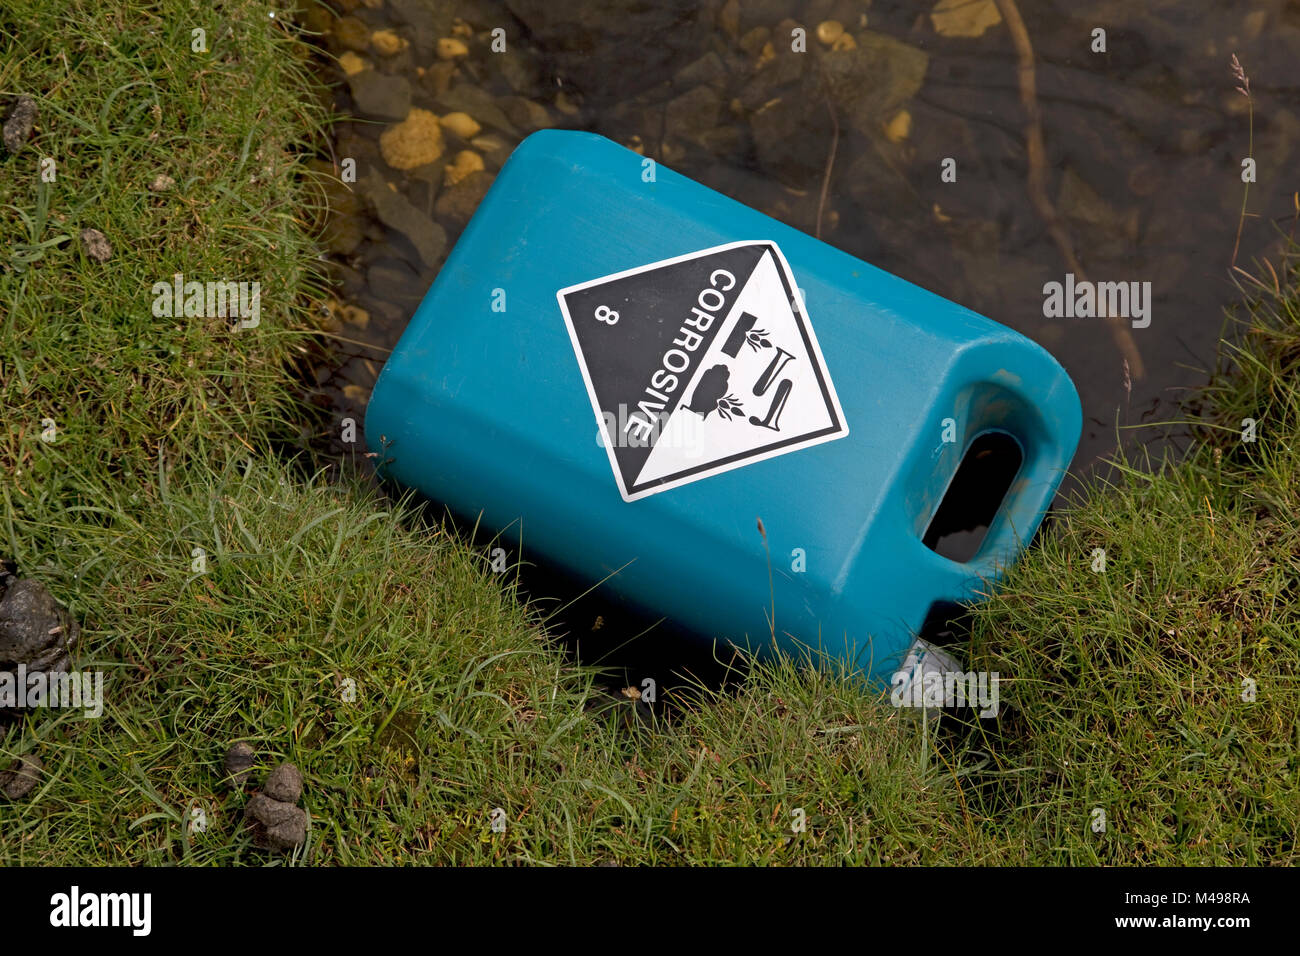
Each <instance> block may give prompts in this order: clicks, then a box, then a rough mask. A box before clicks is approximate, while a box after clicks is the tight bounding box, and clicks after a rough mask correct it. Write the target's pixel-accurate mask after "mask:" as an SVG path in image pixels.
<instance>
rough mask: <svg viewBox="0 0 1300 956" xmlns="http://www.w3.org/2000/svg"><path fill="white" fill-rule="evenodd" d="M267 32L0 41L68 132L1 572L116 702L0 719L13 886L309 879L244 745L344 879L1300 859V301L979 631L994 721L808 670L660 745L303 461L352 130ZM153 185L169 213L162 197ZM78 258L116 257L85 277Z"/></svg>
mask: <svg viewBox="0 0 1300 956" xmlns="http://www.w3.org/2000/svg"><path fill="white" fill-rule="evenodd" d="M38 9H39V14H38ZM264 15H265V8H262V7H255V6H252V5H243V4H238V3H223V4H220V5H219V6H218V8H217V13H215V14H204V15H203V16H205V17H211V18H212V20H213V23H212V24H209V25H208V26H209V29H208V32H209V46H210V47H211V48H212V49H211V52H210V53H209V54H207V55H204V56H199V55H195V54H192V53H190V50H189V36H190V34H189V31H190V29H191V28H192V27H193V26H199V25H203V24H202V23H200V22H199V21H197V20H196V19H195V17H196V16H197V15H196V14H193V13H191V12H190V7H189V5H188V4H184V3H181V2H179V0H155V2H144V0H129V2H126V3H119V4H114V5H111V6H110V5H107V4H101V3H98V2H89V0H82V2H80V3H72V4H65V5H63V6H62V7H60V8H58V11H57V12H55V13H50V12H48V11H47V10H46V9H44V8H43V7H40V8H38V5H37V4H35V3H32V2H30V0H17V2H11V3H9V4H7V5H6V6H5V8H4V10H3V12H0V93H3V94H12V93H17V92H30V93H32V94H34V95H37V96H38V98H39V100H40V106H41V123H40V128H39V131H38V132H39V136H38V138H37V139H36V140H34V142H33V143H32V144H30V145H29V146H28V148H27V149H26V150H24V151H23V152H22V153H21V154H20V155H18V156H0V236H2V237H3V241H0V409H2V410H3V417H4V422H3V424H4V430H3V433H2V437H0V470H2V471H3V473H4V475H5V478H4V480H3V482H2V483H0V509H2V510H0V554H6V555H10V556H12V557H14V558H15V559H16V560H17V561H18V562H19V564H20V566H21V567H22V569H23V571H24V573H27V574H31V575H33V576H37V577H39V578H41V579H42V580H44V581H45V582H46V583H47V584H48V585H49V587H50V588H51V590H52V591H53V592H54V593H55V595H56V596H57V597H58V598H59V599H60V600H62V601H63V602H65V603H66V604H68V605H69V606H70V607H71V608H72V610H73V611H74V613H76V615H77V616H78V617H79V618H80V619H81V620H82V621H83V623H84V633H83V638H82V646H81V647H80V649H79V652H78V655H77V659H76V664H77V666H78V667H79V668H82V669H99V670H102V671H104V672H105V673H106V675H107V686H106V689H105V696H106V708H105V713H104V715H103V716H102V717H101V718H99V719H90V720H87V719H83V718H82V717H81V716H80V715H79V714H77V713H69V712H63V711H53V710H35V711H31V712H29V713H28V714H27V715H25V716H24V717H22V718H21V719H20V720H17V721H13V722H10V723H8V724H0V760H7V759H8V758H9V757H12V756H14V755H17V754H21V753H27V752H35V753H37V754H39V755H40V756H41V757H42V758H43V760H44V761H45V764H46V775H45V777H44V779H43V781H42V783H41V785H40V786H39V787H38V788H37V790H36V791H35V792H34V793H33V794H32V795H31V796H30V797H28V798H27V799H25V800H22V801H20V802H16V803H8V802H3V801H0V864H5V865H13V864H36V863H46V864H50V863H54V864H127V863H162V862H176V861H184V862H191V863H221V864H234V863H248V864H261V863H264V862H267V861H276V860H281V859H286V858H281V857H274V856H270V855H268V854H266V853H264V852H263V851H260V850H257V849H255V848H254V847H253V846H252V844H251V840H250V837H249V834H248V833H247V831H246V830H245V829H244V827H243V826H242V823H241V812H242V807H243V803H244V800H245V796H244V794H243V793H242V792H240V791H239V790H237V789H235V788H233V787H231V786H230V784H229V782H228V781H226V780H224V779H223V772H222V756H223V754H224V752H225V749H226V748H227V747H228V746H229V745H230V744H231V743H232V742H234V741H236V740H247V741H249V742H251V743H252V744H253V745H254V747H255V748H256V750H257V752H258V755H259V765H258V767H257V769H256V776H257V778H258V779H260V778H261V776H263V775H264V774H265V772H266V771H268V770H269V769H270V768H271V767H272V766H274V765H275V764H276V763H277V762H278V761H280V760H285V759H288V760H292V761H293V762H295V763H296V764H298V766H299V767H300V768H301V769H302V771H303V773H304V777H305V780H306V786H305V793H304V797H303V801H302V803H303V806H304V807H305V808H306V809H307V810H308V812H309V814H310V816H311V830H310V832H309V840H308V843H307V844H306V845H305V846H304V847H303V848H301V849H300V850H299V851H298V852H297V853H296V854H295V855H292V856H290V857H288V858H287V859H288V860H289V861H297V862H308V863H312V864H362V863H366V864H403V863H411V862H418V863H520V862H523V863H540V864H572V863H577V864H595V863H605V862H619V863H622V864H634V863H657V864H664V863H671V864H692V863H694V864H702V863H764V864H844V863H852V864H876V863H887V864H910V863H950V864H998V863H1001V864H1017V863H1028V864H1066V863H1076V864H1078V863H1093V862H1101V863H1115V864H1150V863H1159V864H1180V863H1190V864H1203V863H1218V862H1221V863H1242V864H1245V863H1266V864H1294V863H1295V862H1296V860H1297V852H1296V848H1295V842H1296V833H1297V830H1298V829H1300V762H1298V758H1297V744H1298V743H1300V693H1297V691H1300V687H1297V680H1296V674H1297V673H1300V667H1298V666H1297V665H1300V639H1298V638H1297V634H1298V633H1300V595H1298V593H1297V580H1298V579H1300V557H1298V555H1300V530H1298V528H1297V522H1296V519H1295V515H1296V514H1297V510H1298V509H1300V491H1298V490H1297V489H1300V463H1298V462H1297V447H1298V442H1300V383H1298V381H1297V372H1298V371H1300V370H1298V368H1297V366H1298V365H1300V321H1298V320H1297V311H1298V310H1300V290H1298V289H1297V285H1296V280H1297V276H1296V274H1295V272H1294V271H1292V272H1291V273H1290V274H1289V279H1290V280H1291V284H1290V285H1289V286H1286V287H1284V288H1283V289H1282V290H1281V293H1280V294H1277V295H1274V294H1272V293H1270V292H1268V291H1267V290H1264V289H1256V290H1254V293H1255V297H1254V298H1253V299H1250V300H1249V301H1248V302H1247V303H1246V305H1247V307H1248V309H1249V315H1248V316H1247V318H1248V320H1249V326H1248V331H1247V332H1246V334H1245V335H1244V336H1243V345H1242V348H1241V350H1239V351H1238V352H1236V353H1235V354H1230V355H1229V356H1228V361H1226V362H1225V374H1224V375H1222V376H1220V377H1219V378H1218V379H1216V381H1215V383H1214V385H1213V386H1212V388H1211V389H1210V390H1208V391H1207V392H1206V394H1205V395H1204V396H1203V399H1204V404H1203V408H1202V410H1201V413H1200V417H1201V422H1202V424H1201V426H1200V427H1199V430H1198V433H1197V438H1198V442H1197V444H1196V446H1195V447H1194V448H1193V449H1192V450H1191V452H1190V453H1189V455H1188V456H1187V458H1186V460H1185V461H1183V462H1181V463H1179V464H1177V465H1167V466H1165V467H1163V468H1156V469H1153V468H1150V467H1147V465H1146V463H1143V466H1142V467H1138V466H1136V465H1135V464H1132V463H1125V464H1123V465H1122V467H1121V468H1120V469H1119V470H1118V472H1117V477H1116V478H1115V480H1114V483H1113V486H1111V487H1100V488H1097V489H1095V490H1094V491H1092V492H1090V493H1089V495H1088V497H1087V498H1086V500H1084V501H1082V502H1080V503H1079V505H1078V506H1077V507H1075V508H1072V509H1070V510H1068V511H1066V512H1064V513H1062V514H1061V515H1059V516H1058V517H1057V519H1056V521H1055V522H1054V523H1053V525H1052V526H1051V527H1050V528H1049V529H1048V530H1047V531H1046V532H1045V533H1044V535H1043V536H1042V539H1041V541H1040V544H1039V546H1038V547H1037V548H1035V550H1034V551H1032V552H1031V553H1030V554H1029V555H1028V556H1027V558H1026V559H1025V561H1024V562H1023V563H1022V564H1021V565H1020V566H1019V567H1018V568H1017V569H1016V570H1015V571H1014V572H1013V573H1012V575H1011V576H1010V579H1009V580H1008V582H1007V584H1006V587H1005V589H1004V590H1003V592H1002V593H1001V594H1000V595H999V596H997V597H996V598H994V599H993V600H992V601H990V602H989V603H988V604H986V605H984V606H982V607H981V608H980V609H979V611H978V612H977V614H976V617H975V626H974V633H973V635H972V638H971V641H970V645H969V647H967V648H964V649H963V651H964V652H965V654H966V657H967V659H968V660H969V661H970V666H971V667H972V668H987V669H990V670H997V671H998V672H999V673H1000V674H1001V677H1002V681H1003V683H1002V687H1001V697H1002V710H1001V713H1000V716H999V719H998V720H997V721H996V722H989V721H986V722H985V725H984V726H978V727H972V728H967V727H963V726H961V725H960V723H959V722H958V721H957V720H955V719H954V718H952V717H951V716H944V717H942V718H938V717H936V716H935V715H934V714H931V715H929V718H928V719H926V718H925V717H924V715H922V714H919V713H917V712H915V711H901V710H897V709H894V708H893V707H891V706H889V703H888V700H887V697H886V696H885V695H872V694H869V693H864V692H863V688H862V687H861V685H860V684H859V683H858V682H856V681H854V680H852V679H847V678H845V677H844V676H843V675H841V674H838V673H837V672H836V671H835V669H834V668H833V667H829V666H820V667H800V666H798V662H794V661H788V660H787V661H778V662H776V663H774V664H770V665H761V666H757V667H755V668H754V669H753V670H752V671H751V672H750V673H749V674H748V676H747V677H745V678H744V679H743V680H741V681H739V683H738V684H735V685H732V686H729V687H727V688H725V689H721V690H710V689H698V690H697V691H696V692H694V693H693V694H691V695H690V696H687V697H683V698H680V699H678V700H677V701H676V704H675V707H674V708H673V709H672V710H671V711H665V710H663V709H662V708H661V709H659V710H658V711H657V712H656V718H655V720H654V721H653V722H652V724H651V725H650V726H640V725H638V724H637V723H636V722H635V721H631V720H627V719H622V717H623V715H621V714H620V713H618V712H617V711H614V712H599V711H597V710H594V709H592V708H591V707H590V706H588V701H589V698H590V689H591V685H592V681H593V675H592V674H591V673H590V672H588V671H585V670H582V669H579V668H575V667H573V666H571V665H570V664H568V663H566V661H565V659H564V657H563V656H562V654H561V653H560V652H559V650H558V649H557V648H556V647H555V646H554V644H553V643H552V642H551V641H550V640H549V639H548V637H547V635H546V633H545V628H544V623H545V622H543V621H541V620H539V619H538V617H537V615H536V613H535V612H534V611H532V610H531V609H530V608H528V607H526V606H523V605H521V604H520V603H519V601H518V600H517V599H516V596H515V594H514V593H513V591H512V589H511V586H510V581H509V580H508V577H509V576H507V575H497V574H493V573H492V572H491V570H490V562H489V561H488V560H487V559H486V558H485V557H484V555H483V554H482V553H481V552H479V551H475V550H473V549H471V548H469V547H467V546H466V545H465V544H464V543H463V542H461V541H459V540H457V539H456V537H455V536H454V535H452V534H451V533H449V532H448V531H444V530H442V529H440V528H439V526H438V524H437V523H436V522H433V521H431V520H429V517H428V516H426V515H424V514H422V513H420V512H418V511H417V510H414V509H412V508H411V507H409V506H408V505H407V504H405V503H396V504H395V503H393V502H391V501H388V500H386V499H383V498H382V497H380V496H378V495H377V494H376V492H374V491H373V490H372V489H370V488H369V487H367V486H365V485H363V484H362V483H359V482H352V481H348V480H338V479H330V478H327V477H326V476H325V475H324V474H311V473H310V469H309V468H306V467H304V465H303V461H304V459H302V458H298V459H289V458H287V457H286V456H285V455H284V453H283V449H284V447H285V446H286V443H292V442H293V440H294V439H295V438H296V437H297V436H298V435H299V434H300V432H301V431H302V429H303V428H304V427H310V422H311V419H310V418H309V417H308V416H307V412H306V410H305V409H303V408H302V407H301V406H299V405H298V404H297V403H296V402H295V400H294V399H293V397H292V396H293V391H292V389H291V386H290V383H291V381H292V376H291V374H290V371H289V368H288V366H289V365H290V364H292V363H293V362H294V361H295V360H296V357H297V356H298V355H299V354H300V349H301V348H302V347H303V346H304V343H306V342H307V341H308V340H309V339H310V338H311V337H312V336H313V335H314V334H315V333H314V328H313V320H312V318H311V316H310V315H309V314H308V313H307V309H306V302H307V301H308V299H309V298H310V296H311V294H312V290H313V286H314V282H315V280H314V279H313V278H312V273H311V271H310V268H309V267H310V266H311V264H312V257H313V255H314V248H313V245H312V242H311V238H310V234H309V230H308V222H307V220H308V218H309V217H310V211H311V210H310V207H311V205H312V203H313V201H314V200H313V193H312V191H311V190H310V189H308V188H307V183H306V182H305V180H304V174H303V172H302V169H301V166H302V160H301V159H300V158H299V156H300V153H302V155H305V152H303V151H302V150H301V147H302V146H303V145H304V144H310V143H312V142H317V141H319V137H320V136H321V135H322V134H321V132H320V126H321V123H322V122H323V121H324V117H323V116H321V115H320V114H319V113H318V112H317V110H316V108H315V107H313V106H312V105H311V104H312V102H313V94H312V91H311V87H310V85H309V83H308V82H307V81H306V79H305V77H304V72H303V65H302V58H301V57H302V53H301V48H300V47H298V46H297V45H296V44H295V43H294V41H293V40H292V38H291V37H290V36H289V35H288V34H287V33H285V32H284V28H283V27H279V26H274V25H271V24H268V23H264V22H263V20H262V18H263V17H264ZM223 25H226V26H229V28H230V29H231V31H232V34H231V36H229V37H225V36H224V34H223V32H222V29H221V27H222V26H223ZM42 155H51V156H54V157H56V159H57V161H58V164H59V165H58V176H59V179H58V181H57V183H54V184H49V185H48V186H47V187H45V188H42V187H41V186H39V185H38V181H37V175H36V173H37V161H38V157H39V156H42ZM159 172H165V173H167V174H168V175H171V176H172V177H173V178H175V180H176V182H177V187H176V189H175V191H174V192H172V193H170V194H165V195H155V194H154V193H151V192H150V191H149V190H148V189H147V186H148V183H149V182H151V181H152V179H153V177H154V176H155V175H156V174H157V173H159ZM84 226H94V227H96V228H99V229H101V230H103V231H104V232H105V233H106V234H107V235H108V236H109V239H110V241H112V243H113V246H114V249H115V257H114V259H113V260H112V261H110V262H109V263H106V264H102V265H101V264H97V263H93V262H91V261H89V260H87V259H86V258H85V257H84V255H82V253H81V251H80V250H79V248H78V243H77V242H76V238H75V237H76V235H77V233H78V232H79V230H80V229H81V228H82V227H84ZM60 236H68V237H71V239H70V241H66V242H55V241H52V240H56V239H57V238H58V237H60ZM177 271H180V272H184V273H185V274H186V275H187V277H188V276H195V277H200V278H213V279H217V278H230V279H249V280H253V279H256V280H259V281H261V282H262V286H263V290H264V291H263V315H262V324H261V326H260V327H259V328H258V329H255V330H232V329H231V328H230V327H229V326H228V325H226V324H224V323H220V322H215V321H209V320H203V319H157V318H154V317H153V316H152V314H151V312H150V308H149V306H150V302H151V296H150V294H149V288H150V286H151V285H152V283H153V282H155V281H159V280H166V279H168V278H169V277H170V276H171V274H172V273H173V272H177ZM1226 366H1231V367H1230V368H1228V367H1226ZM1246 417H1253V418H1256V419H1257V420H1258V423H1259V424H1258V439H1257V441H1255V442H1253V443H1245V442H1243V441H1242V440H1241V420H1242V419H1243V418H1246ZM44 418H53V419H54V420H55V422H56V424H57V427H58V437H57V439H56V441H55V442H54V443H53V444H47V443H45V442H42V441H41V440H40V437H39V435H40V432H41V430H42V427H43V426H42V424H41V420H42V419H44ZM196 548H202V549H203V550H204V552H205V554H206V566H205V567H204V568H203V569H202V570H201V571H200V570H196V566H195V564H194V561H195V558H194V556H193V555H194V549H196ZM1096 548H1104V549H1105V551H1106V555H1107V563H1106V570H1105V572H1104V573H1096V572H1094V571H1093V570H1092V556H1093V553H1094V549H1096ZM503 578H504V579H506V580H503ZM1247 678H1249V679H1251V680H1253V681H1254V682H1255V684H1256V697H1255V700H1254V701H1253V702H1247V701H1244V700H1242V689H1243V683H1242V682H1243V680H1245V679H1247ZM352 689H354V690H355V695H353V694H352V693H351V692H350V690H352ZM193 806H201V807H202V808H203V810H204V813H205V816H206V819H207V828H206V829H205V830H204V831H203V832H190V829H189V827H188V826H187V819H188V814H189V811H190V808H191V807H193ZM496 807H500V808H501V809H502V810H504V811H505V821H506V829H505V831H504V832H493V830H492V827H491V814H492V811H493V809H494V808H496ZM1098 809H1100V810H1102V811H1104V813H1105V816H1106V829H1105V831H1104V832H1094V830H1093V829H1092V826H1091V825H1090V824H1091V823H1092V821H1093V820H1094V811H1095V810H1098ZM801 818H802V819H805V820H806V821H807V829H806V831H805V832H795V831H794V830H793V829H792V827H793V825H794V824H795V823H796V821H797V820H799V819H801Z"/></svg>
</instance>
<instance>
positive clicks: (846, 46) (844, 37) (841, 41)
mask: <svg viewBox="0 0 1300 956" xmlns="http://www.w3.org/2000/svg"><path fill="white" fill-rule="evenodd" d="M857 48H858V41H857V40H855V39H853V34H852V33H841V34H840V35H839V37H838V38H836V40H835V42H834V43H832V44H831V49H832V50H833V51H834V52H836V53H843V52H844V51H845V50H856V49H857Z"/></svg>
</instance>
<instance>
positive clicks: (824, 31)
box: [817, 20, 844, 46]
mask: <svg viewBox="0 0 1300 956" xmlns="http://www.w3.org/2000/svg"><path fill="white" fill-rule="evenodd" d="M843 35H844V24H842V23H840V21H839V20H823V21H822V22H821V23H819V24H817V42H819V43H822V44H824V45H825V46H830V45H831V44H832V43H834V42H835V41H836V40H838V39H839V38H840V37H842V36H843Z"/></svg>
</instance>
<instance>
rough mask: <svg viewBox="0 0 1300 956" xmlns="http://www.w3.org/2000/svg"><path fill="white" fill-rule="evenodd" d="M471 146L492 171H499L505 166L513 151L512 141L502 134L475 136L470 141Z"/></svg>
mask: <svg viewBox="0 0 1300 956" xmlns="http://www.w3.org/2000/svg"><path fill="white" fill-rule="evenodd" d="M469 144H470V145H471V146H473V147H474V148H475V149H476V150H478V151H479V155H481V156H482V157H483V162H484V164H486V166H487V168H488V169H491V170H498V169H500V168H501V167H502V166H504V165H505V163H506V160H507V159H509V158H510V152H511V150H512V149H513V145H512V144H511V143H510V141H508V140H507V139H506V138H505V137H503V136H502V135H501V134H500V133H486V134H484V135H482V136H475V137H474V138H473V139H472V140H470V143H469Z"/></svg>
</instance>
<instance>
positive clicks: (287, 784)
mask: <svg viewBox="0 0 1300 956" xmlns="http://www.w3.org/2000/svg"><path fill="white" fill-rule="evenodd" d="M262 792H263V793H265V794H266V795H267V796H268V797H270V798H271V799H272V800H279V801H281V802H282V803H297V802H298V798H299V797H301V796H302V774H301V773H300V772H299V771H298V768H297V767H295V766H294V765H293V764H291V763H282V764H280V766H278V767H276V768H275V769H274V770H272V771H271V774H270V776H268V777H267V778H266V783H264V784H263V785H262Z"/></svg>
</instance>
